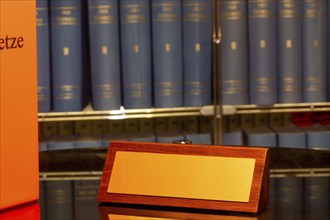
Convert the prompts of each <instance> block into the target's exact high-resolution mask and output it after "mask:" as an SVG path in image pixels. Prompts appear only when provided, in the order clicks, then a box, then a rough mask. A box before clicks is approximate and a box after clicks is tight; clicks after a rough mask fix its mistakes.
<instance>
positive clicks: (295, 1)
mask: <svg viewBox="0 0 330 220" xmlns="http://www.w3.org/2000/svg"><path fill="white" fill-rule="evenodd" d="M301 6H302V3H301V1H300V0H280V1H278V26H277V27H278V28H277V29H278V83H279V85H278V102H279V103H300V102H302V37H301V36H302V22H301V21H302V20H301V12H302V7H301Z"/></svg>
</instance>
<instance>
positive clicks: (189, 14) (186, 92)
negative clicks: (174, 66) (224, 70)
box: [182, 0, 212, 107]
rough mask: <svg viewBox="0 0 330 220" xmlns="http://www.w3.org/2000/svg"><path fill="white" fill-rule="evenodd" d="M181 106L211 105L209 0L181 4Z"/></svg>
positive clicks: (210, 12) (210, 5) (210, 10)
mask: <svg viewBox="0 0 330 220" xmlns="http://www.w3.org/2000/svg"><path fill="white" fill-rule="evenodd" d="M182 4H183V70H184V72H183V83H184V85H183V103H184V106H186V107H189V106H204V105H210V104H211V98H212V0H189V1H187V0H186V1H183V3H182Z"/></svg>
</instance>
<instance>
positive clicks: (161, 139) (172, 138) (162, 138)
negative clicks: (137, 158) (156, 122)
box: [156, 131, 185, 143]
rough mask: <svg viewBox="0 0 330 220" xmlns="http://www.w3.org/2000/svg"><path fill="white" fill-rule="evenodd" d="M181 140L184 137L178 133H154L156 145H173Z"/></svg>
mask: <svg viewBox="0 0 330 220" xmlns="http://www.w3.org/2000/svg"><path fill="white" fill-rule="evenodd" d="M181 140H185V137H184V136H183V134H181V133H180V132H179V131H164V132H156V141H157V142H158V143H173V142H177V141H181Z"/></svg>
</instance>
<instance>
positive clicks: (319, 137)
mask: <svg viewBox="0 0 330 220" xmlns="http://www.w3.org/2000/svg"><path fill="white" fill-rule="evenodd" d="M302 129H303V130H304V131H305V132H306V135H307V148H308V149H322V150H330V130H328V129H327V128H325V127H323V126H322V125H320V124H315V125H313V126H309V127H302Z"/></svg>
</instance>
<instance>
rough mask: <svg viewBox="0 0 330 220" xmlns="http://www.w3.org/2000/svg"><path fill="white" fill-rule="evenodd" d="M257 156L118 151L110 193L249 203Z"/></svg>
mask: <svg viewBox="0 0 330 220" xmlns="http://www.w3.org/2000/svg"><path fill="white" fill-rule="evenodd" d="M254 167H255V159H254V158H234V157H218V156H199V155H198V156H196V155H182V154H160V153H146V152H126V151H117V152H116V155H115V160H114V165H113V169H112V173H111V178H110V183H109V185H108V190H107V192H108V193H120V194H135V195H147V196H162V197H175V198H191V199H203V200H217V201H222V200H223V201H233V202H248V201H249V196H250V191H251V185H252V178H253V173H254Z"/></svg>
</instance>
